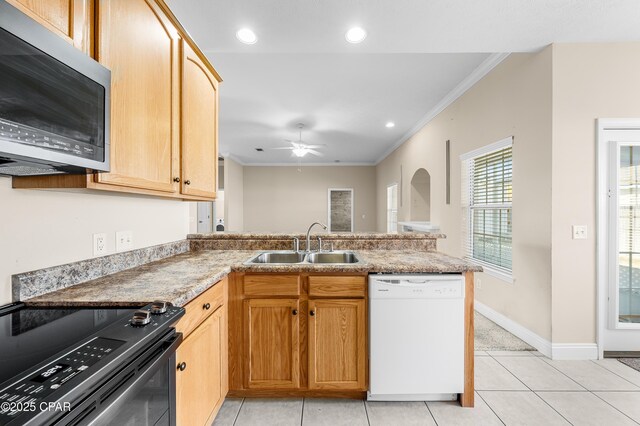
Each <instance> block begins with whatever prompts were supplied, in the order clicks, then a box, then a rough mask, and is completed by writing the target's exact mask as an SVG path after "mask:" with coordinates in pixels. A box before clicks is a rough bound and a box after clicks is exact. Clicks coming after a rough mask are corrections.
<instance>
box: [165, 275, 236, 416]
mask: <svg viewBox="0 0 640 426" xmlns="http://www.w3.org/2000/svg"><path fill="white" fill-rule="evenodd" d="M226 288H227V286H226V280H223V281H222V282H220V283H218V284H216V285H215V286H214V287H212V288H211V289H209V290H207V291H206V292H204V293H203V294H202V295H200V296H198V297H197V298H196V299H194V300H193V301H192V302H190V303H189V304H187V306H185V308H186V310H187V313H186V314H185V316H184V317H183V318H182V319H181V321H180V322H179V323H178V325H177V327H176V328H177V329H178V331H181V332H183V335H184V337H183V338H184V340H183V342H182V344H181V345H180V346H179V347H178V350H177V352H176V364H177V365H176V370H177V371H176V407H177V413H176V417H177V424H178V426H182V425H185V426H200V425H210V424H211V423H212V422H213V418H214V417H215V415H216V414H217V412H218V410H219V408H220V406H221V405H222V402H223V401H224V398H225V396H226V394H227V391H228V374H227V371H228V370H227V368H228V363H227V306H226V304H225V303H224V297H222V298H220V297H218V295H219V296H224V295H226V291H227V290H226ZM194 318H196V319H197V318H202V320H201V321H202V322H200V323H199V325H197V326H195V327H194V322H193V321H194Z"/></svg>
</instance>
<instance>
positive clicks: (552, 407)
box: [532, 391, 573, 426]
mask: <svg viewBox="0 0 640 426" xmlns="http://www.w3.org/2000/svg"><path fill="white" fill-rule="evenodd" d="M532 392H533V394H534V395H535V396H537V397H538V398H540V400H541V401H542V402H543V403H545V404H547V405H548V406H549V408H551V409H552V410H553V411H555V412H556V413H558V415H559V416H560V417H562V418H563V419H564V420H565V421H566V422H567V423H569V424H570V425H572V426H573V423H571V422H570V421H569V419H567V418H566V417H565V416H563V415H562V413H561V412H560V411H558V410H556V408H555V407H554V406H553V405H551V404H549V403H548V402H547V401H546V400H545V399H544V398H543V397H541V396H540V395H538V392H536V391H532Z"/></svg>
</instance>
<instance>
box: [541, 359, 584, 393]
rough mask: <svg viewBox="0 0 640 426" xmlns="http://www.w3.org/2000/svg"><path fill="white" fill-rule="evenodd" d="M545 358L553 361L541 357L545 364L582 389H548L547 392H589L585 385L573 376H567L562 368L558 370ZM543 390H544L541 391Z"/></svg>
mask: <svg viewBox="0 0 640 426" xmlns="http://www.w3.org/2000/svg"><path fill="white" fill-rule="evenodd" d="M547 360H549V361H553V360H552V359H550V358H547V357H544V359H542V362H543V363H544V364H546V365H548V366H549V367H551V368H553V369H554V370H556V371H557V372H558V373H560V374H562V375H563V376H565V377H566V378H567V379H569V380H571V381H572V382H573V383H575V384H576V385H578V386H580V387H581V388H582V389H584V390H572V391H549V392H585V391H586V392H591V391H590V390H589V389H587V387H586V386H582V383H580V382H578V381H577V380H575V379H574V378H573V377H571V376H569V375H568V374H567V373H565V372H564V371H562V370H559V369H558V368H556V367H555V366H554V365H553V364H551V363H549V362H547ZM542 392H544V391H542Z"/></svg>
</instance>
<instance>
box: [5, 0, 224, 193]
mask: <svg viewBox="0 0 640 426" xmlns="http://www.w3.org/2000/svg"><path fill="white" fill-rule="evenodd" d="M12 1H13V2H18V1H21V2H25V3H27V2H28V3H38V2H36V1H35V0H31V1H28V0H12ZM69 1H71V0H69ZM79 1H80V0H75V1H71V3H68V2H67V3H65V4H68V5H69V7H70V8H71V7H72V6H71V5H72V4H75V3H77V2H79ZM84 1H86V2H87V4H88V6H87V7H88V8H89V9H91V10H92V15H91V16H95V24H91V26H90V28H92V29H91V31H90V32H91V33H92V34H94V37H95V48H94V49H93V50H94V51H93V56H94V58H95V59H96V60H97V61H99V62H100V63H101V64H103V65H104V66H106V67H107V68H109V69H110V70H111V107H110V111H111V128H110V143H111V145H110V149H111V157H110V162H111V170H110V172H109V173H96V174H91V175H86V176H84V175H56V176H29V177H19V178H14V180H13V187H14V188H41V189H45V188H70V189H71V188H88V189H95V190H104V191H117V192H128V193H138V194H146V195H154V196H159V197H166V198H177V199H183V200H196V201H206V200H213V199H215V197H216V188H217V181H216V179H217V159H218V86H219V84H220V82H221V81H222V80H221V78H220V76H219V75H218V73H217V72H216V70H215V69H214V68H213V66H212V65H211V64H210V63H209V62H208V60H207V59H206V57H205V56H204V54H202V52H201V51H200V49H199V48H198V47H197V45H196V44H195V43H194V42H193V40H191V38H190V37H189V35H188V34H187V32H186V31H185V30H184V28H183V27H182V26H181V25H180V23H179V22H178V20H177V19H176V18H175V16H174V15H173V13H171V10H170V9H169V8H168V6H167V5H166V4H165V3H164V1H162V0H94V1H90V0H84ZM41 3H42V5H49V4H50V5H51V6H50V9H53V8H54V6H55V7H58V8H59V9H60V10H62V9H64V5H62V3H64V2H62V0H56V1H50V2H45V1H42V2H41ZM59 3H60V5H58V4H59ZM73 7H76V6H73ZM77 7H79V6H77ZM43 8H44V6H43V7H41V8H40V9H43ZM35 9H36V8H35V7H34V10H35ZM38 10H39V9H38ZM69 10H72V9H69ZM49 14H51V13H49ZM90 21H91V22H93V19H91V20H90ZM71 22H72V24H74V25H75V23H76V21H74V20H73V19H72V20H71Z"/></svg>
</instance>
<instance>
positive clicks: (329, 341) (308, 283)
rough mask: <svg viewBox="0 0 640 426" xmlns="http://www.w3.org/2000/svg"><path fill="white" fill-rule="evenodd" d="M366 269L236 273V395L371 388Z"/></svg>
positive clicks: (232, 369) (233, 291) (232, 370)
mask: <svg viewBox="0 0 640 426" xmlns="http://www.w3.org/2000/svg"><path fill="white" fill-rule="evenodd" d="M366 309H367V308H366V276H364V275H358V276H353V275H349V276H348V275H320V276H318V275H313V276H309V275H308V274H301V275H299V276H294V275H291V274H288V275H278V274H249V273H247V274H238V276H236V277H235V278H234V280H233V282H232V287H231V288H230V302H229V310H230V311H229V312H230V317H231V318H232V321H234V323H233V325H232V328H231V329H230V333H231V334H230V340H229V345H230V350H229V352H230V358H229V363H230V367H229V374H230V389H231V392H232V394H233V395H234V396H269V395H273V396H278V395H280V396H294V395H327V396H331V392H333V393H334V394H336V395H338V394H339V395H341V396H342V395H347V394H349V395H353V396H355V395H356V394H357V393H361V392H364V391H365V390H366V389H367V380H366V377H367V340H366V337H367V323H366V321H367V313H366Z"/></svg>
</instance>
